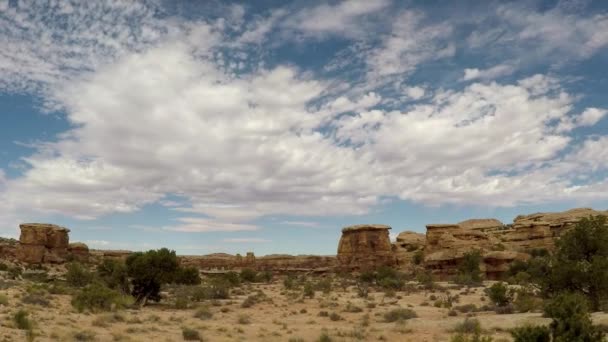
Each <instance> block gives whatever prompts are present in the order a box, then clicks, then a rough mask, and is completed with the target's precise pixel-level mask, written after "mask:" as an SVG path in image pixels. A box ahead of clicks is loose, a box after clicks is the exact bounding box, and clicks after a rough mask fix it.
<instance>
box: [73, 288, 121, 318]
mask: <svg viewBox="0 0 608 342" xmlns="http://www.w3.org/2000/svg"><path fill="white" fill-rule="evenodd" d="M128 304H129V300H128V299H127V298H126V297H125V296H123V295H121V294H120V292H118V291H116V290H112V289H110V288H107V287H105V286H104V285H102V284H99V283H93V284H91V285H88V286H86V287H85V288H83V289H82V290H81V291H80V292H79V293H78V294H76V296H74V297H73V298H72V306H73V307H74V308H76V310H78V311H80V312H83V311H86V310H89V311H93V312H97V311H110V310H113V309H120V308H124V307H126V306H127V305H128Z"/></svg>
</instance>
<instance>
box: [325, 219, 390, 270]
mask: <svg viewBox="0 0 608 342" xmlns="http://www.w3.org/2000/svg"><path fill="white" fill-rule="evenodd" d="M389 229H391V227H389V226H385V225H378V224H371V225H356V226H350V227H345V228H344V229H342V237H341V238H340V243H339V245H338V256H337V257H338V263H339V264H340V267H342V268H346V269H357V270H363V269H373V268H376V267H378V266H383V265H386V266H392V265H395V264H396V258H395V255H394V253H393V251H392V247H391V242H390V238H389V232H388V231H389Z"/></svg>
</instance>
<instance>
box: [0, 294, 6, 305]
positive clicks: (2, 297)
mask: <svg viewBox="0 0 608 342" xmlns="http://www.w3.org/2000/svg"><path fill="white" fill-rule="evenodd" d="M0 305H3V306H8V297H7V296H6V295H3V294H0Z"/></svg>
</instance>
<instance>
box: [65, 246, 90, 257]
mask: <svg viewBox="0 0 608 342" xmlns="http://www.w3.org/2000/svg"><path fill="white" fill-rule="evenodd" d="M68 253H69V254H70V255H71V256H72V258H74V259H75V260H78V261H88V259H89V246H87V245H86V244H84V243H82V242H74V243H71V244H70V247H69V248H68Z"/></svg>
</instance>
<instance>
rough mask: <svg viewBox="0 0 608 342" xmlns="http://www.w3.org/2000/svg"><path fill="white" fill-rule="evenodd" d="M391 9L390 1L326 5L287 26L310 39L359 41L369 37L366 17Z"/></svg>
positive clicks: (350, 0) (306, 11)
mask: <svg viewBox="0 0 608 342" xmlns="http://www.w3.org/2000/svg"><path fill="white" fill-rule="evenodd" d="M388 5H390V1H389V0H367V1H359V0H346V1H341V2H339V3H338V4H336V5H328V4H323V5H319V6H316V7H313V8H305V9H302V10H300V11H298V12H297V13H296V14H295V15H294V16H292V17H291V18H289V20H287V21H286V22H285V23H284V24H283V26H285V27H286V28H290V29H295V30H297V31H298V32H301V33H302V34H304V35H308V36H317V37H322V36H325V35H327V34H339V35H343V36H347V37H357V36H361V35H365V34H369V32H366V31H365V27H366V25H365V21H364V19H367V18H366V16H368V15H370V14H373V13H376V12H378V11H380V10H383V9H385V8H386V7H387V6H388Z"/></svg>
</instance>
